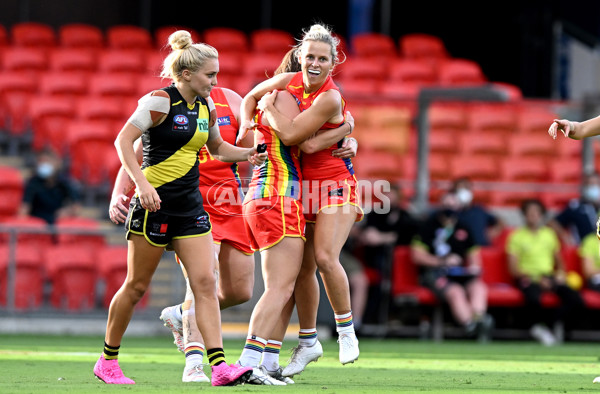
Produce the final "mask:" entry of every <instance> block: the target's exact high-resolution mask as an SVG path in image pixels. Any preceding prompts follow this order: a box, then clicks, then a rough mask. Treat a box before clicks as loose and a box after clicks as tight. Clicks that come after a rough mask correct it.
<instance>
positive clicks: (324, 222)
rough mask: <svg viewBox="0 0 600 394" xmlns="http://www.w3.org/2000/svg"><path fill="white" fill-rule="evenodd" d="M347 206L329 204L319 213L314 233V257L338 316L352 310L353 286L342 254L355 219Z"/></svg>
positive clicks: (354, 214) (354, 213)
mask: <svg viewBox="0 0 600 394" xmlns="http://www.w3.org/2000/svg"><path fill="white" fill-rule="evenodd" d="M344 208H347V207H345V206H344V207H328V208H325V209H323V210H322V211H321V212H319V214H317V221H316V223H315V233H314V248H315V259H316V262H317V267H318V268H319V273H320V274H321V278H322V279H323V284H324V285H325V290H326V291H327V297H328V298H329V302H330V304H331V307H332V308H333V311H334V313H335V314H336V315H341V314H345V313H349V312H350V311H351V308H352V307H351V303H350V286H349V284H348V277H347V276H346V271H344V268H343V267H342V265H341V264H340V260H339V256H340V252H341V250H342V247H343V246H344V243H345V242H346V239H347V238H348V234H350V229H351V227H352V225H353V224H354V221H355V220H356V212H355V211H354V210H351V211H348V210H347V209H344Z"/></svg>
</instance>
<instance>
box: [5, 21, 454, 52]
mask: <svg viewBox="0 0 600 394" xmlns="http://www.w3.org/2000/svg"><path fill="white" fill-rule="evenodd" d="M180 29H183V30H187V31H189V32H190V33H191V34H192V39H193V40H194V42H206V43H207V44H210V45H212V46H214V47H215V48H217V49H219V50H220V51H223V52H236V53H245V52H254V53H262V54H264V53H267V54H268V53H275V54H281V53H282V52H283V53H285V52H286V51H287V50H288V49H289V48H290V47H291V46H293V45H295V44H296V43H297V41H296V39H295V37H294V36H293V35H292V34H291V33H290V32H288V31H285V30H280V29H256V30H253V31H251V32H249V33H245V32H244V31H241V30H239V29H236V28H231V27H212V28H207V29H205V30H204V31H202V32H199V31H198V30H196V29H194V28H191V27H188V26H162V27H160V28H157V29H156V30H155V31H154V32H151V31H149V30H147V29H145V28H142V27H140V26H134V25H116V26H110V27H108V28H107V29H106V30H105V31H103V30H102V29H100V28H99V27H97V26H94V25H90V24H86V23H71V24H65V25H62V26H60V27H59V28H58V29H54V28H53V27H52V26H50V25H47V24H44V23H39V22H20V23H16V24H14V25H12V26H11V27H10V28H7V27H5V26H3V25H0V48H2V47H8V46H17V47H38V48H53V47H70V48H125V49H151V48H152V49H159V50H161V49H164V48H165V45H166V44H167V40H168V37H169V35H170V34H171V33H173V32H174V31H176V30H180ZM336 37H337V38H338V39H339V40H340V45H339V50H340V53H342V54H346V55H349V54H350V55H353V56H359V57H363V58H376V59H381V58H394V57H404V58H410V59H445V58H448V57H449V56H450V55H449V53H448V51H447V49H446V47H445V45H444V43H443V41H442V40H441V39H440V38H439V37H436V36H433V35H429V34H423V33H412V34H406V35H404V36H402V37H400V38H399V39H398V42H397V43H396V42H394V40H393V39H392V38H391V37H390V36H388V35H385V34H382V33H360V34H356V35H354V36H352V38H351V40H350V43H349V45H348V43H347V41H346V39H344V37H342V36H340V35H336Z"/></svg>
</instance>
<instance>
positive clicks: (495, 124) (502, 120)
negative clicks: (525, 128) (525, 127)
mask: <svg viewBox="0 0 600 394" xmlns="http://www.w3.org/2000/svg"><path fill="white" fill-rule="evenodd" d="M515 112H516V111H515V106H513V105H510V104H506V103H502V104H496V103H473V104H471V105H470V106H469V110H468V111H467V115H468V128H469V133H474V134H475V135H479V134H480V133H482V132H483V133H488V132H489V133H494V134H498V133H514V132H515V127H516V123H517V117H516V114H515Z"/></svg>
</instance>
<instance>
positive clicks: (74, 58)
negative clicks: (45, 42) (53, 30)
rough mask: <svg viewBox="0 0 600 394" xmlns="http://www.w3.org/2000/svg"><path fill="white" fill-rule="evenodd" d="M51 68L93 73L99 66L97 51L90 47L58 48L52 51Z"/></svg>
mask: <svg viewBox="0 0 600 394" xmlns="http://www.w3.org/2000/svg"><path fill="white" fill-rule="evenodd" d="M49 56H50V69H51V70H54V71H69V72H71V73H73V72H76V73H81V74H84V75H85V74H87V75H89V74H91V73H93V72H95V71H96V69H97V68H98V62H97V52H95V51H94V50H90V49H88V48H57V49H54V50H53V51H51V52H50V55H49Z"/></svg>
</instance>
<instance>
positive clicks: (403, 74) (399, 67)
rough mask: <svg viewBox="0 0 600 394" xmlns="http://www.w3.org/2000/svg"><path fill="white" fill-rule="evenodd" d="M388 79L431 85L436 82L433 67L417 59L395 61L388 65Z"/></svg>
mask: <svg viewBox="0 0 600 394" xmlns="http://www.w3.org/2000/svg"><path fill="white" fill-rule="evenodd" d="M389 78H390V79H391V80H392V81H399V82H406V83H417V84H420V85H424V86H427V85H433V84H435V83H436V82H437V73H436V70H435V67H434V66H433V65H432V64H431V63H429V62H426V61H422V60H419V59H396V60H394V61H392V62H391V63H390V64H389Z"/></svg>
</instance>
